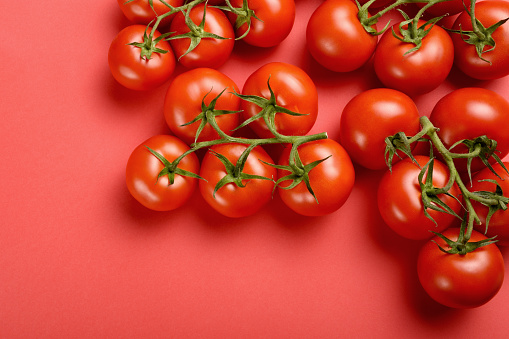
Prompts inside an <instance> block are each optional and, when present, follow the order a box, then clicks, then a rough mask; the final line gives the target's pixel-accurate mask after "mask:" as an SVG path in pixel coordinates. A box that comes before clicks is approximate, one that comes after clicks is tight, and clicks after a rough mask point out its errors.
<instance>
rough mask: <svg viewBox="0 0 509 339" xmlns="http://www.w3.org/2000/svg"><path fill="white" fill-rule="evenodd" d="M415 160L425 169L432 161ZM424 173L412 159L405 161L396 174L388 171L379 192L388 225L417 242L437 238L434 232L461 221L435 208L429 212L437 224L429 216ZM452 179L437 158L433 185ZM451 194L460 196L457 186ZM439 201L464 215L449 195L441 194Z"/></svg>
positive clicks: (396, 170)
mask: <svg viewBox="0 0 509 339" xmlns="http://www.w3.org/2000/svg"><path fill="white" fill-rule="evenodd" d="M415 159H416V160H417V162H418V163H419V165H420V166H421V167H424V166H425V165H426V163H427V162H428V161H429V157H427V156H423V155H417V156H415ZM420 171H421V169H420V168H419V167H418V166H417V165H416V164H415V163H414V162H413V161H412V160H411V159H409V158H405V159H403V160H401V161H399V162H398V163H396V164H395V165H394V166H393V167H392V173H391V172H390V171H389V170H387V172H386V173H385V174H384V176H383V177H382V179H381V181H380V183H379V186H378V192H377V194H378V196H377V200H378V210H379V212H380V215H381V216H382V219H383V220H384V222H385V223H386V224H387V226H389V227H390V228H391V229H392V230H393V231H394V232H396V233H397V234H399V235H400V236H402V237H404V238H407V239H413V240H422V239H429V238H431V237H432V236H433V233H431V232H430V231H435V232H442V231H444V230H445V229H447V228H448V227H450V226H451V225H452V224H453V223H455V222H457V221H458V220H459V219H457V218H456V217H454V216H452V215H450V214H447V213H444V212H438V211H434V210H431V209H428V213H429V214H430V215H431V216H432V217H433V219H434V220H435V221H436V223H437V224H435V223H434V222H433V221H431V220H430V219H429V218H427V217H426V215H425V214H424V207H423V203H422V201H421V189H420V186H419V181H418V175H419V172H420ZM425 177H426V176H425ZM448 179H449V169H448V168H447V166H445V165H444V164H443V163H441V162H440V161H438V160H436V159H435V161H434V169H433V185H434V186H435V187H444V186H445V185H446V183H447V181H448ZM423 180H425V179H423ZM449 193H451V194H452V195H454V196H456V197H458V198H459V197H460V191H459V188H458V187H457V186H456V185H454V186H453V187H452V188H451V190H450V191H449ZM439 198H440V199H441V200H442V201H443V202H445V203H446V204H447V205H448V206H449V207H451V209H452V210H453V211H454V212H456V214H460V215H461V205H460V204H459V203H458V202H457V201H456V200H455V199H454V198H452V197H449V196H446V195H440V197H439Z"/></svg>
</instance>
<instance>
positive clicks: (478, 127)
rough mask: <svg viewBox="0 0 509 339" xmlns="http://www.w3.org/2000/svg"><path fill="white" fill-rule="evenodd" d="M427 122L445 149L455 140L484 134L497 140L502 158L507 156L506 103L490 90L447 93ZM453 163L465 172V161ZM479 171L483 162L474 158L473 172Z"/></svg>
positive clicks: (508, 106)
mask: <svg viewBox="0 0 509 339" xmlns="http://www.w3.org/2000/svg"><path fill="white" fill-rule="evenodd" d="M430 121H431V122H432V123H433V125H435V127H438V128H439V129H440V130H439V131H438V136H439V137H440V138H441V139H442V142H443V143H444V145H445V146H446V147H447V148H450V147H451V146H452V145H453V144H455V143H456V142H457V141H460V140H463V139H474V138H477V137H479V136H482V135H486V136H487V137H488V138H490V139H494V140H496V141H497V149H498V150H499V153H497V155H498V156H499V157H500V158H501V159H502V158H503V157H505V156H506V155H507V154H508V153H509V133H507V131H508V130H509V102H507V101H506V100H505V99H504V98H503V97H502V96H500V95H498V94H497V93H495V92H493V91H491V90H488V89H484V88H473V87H468V88H460V89H457V90H455V91H453V92H451V93H449V94H447V95H446V96H444V97H443V98H442V99H440V100H439V101H438V102H437V104H436V105H435V107H434V108H433V111H432V112H431V115H430ZM453 151H454V152H456V153H465V152H466V151H467V148H466V147H465V146H464V145H459V146H457V147H455V148H454V149H453ZM492 162H494V160H492ZM456 164H457V165H456V169H457V170H458V171H459V172H463V173H465V172H466V171H467V167H466V161H464V160H462V159H457V161H456ZM482 168H484V165H483V163H482V162H481V161H480V160H479V159H474V160H473V162H472V172H475V171H478V170H480V169H482Z"/></svg>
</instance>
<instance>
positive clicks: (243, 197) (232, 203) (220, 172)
mask: <svg viewBox="0 0 509 339" xmlns="http://www.w3.org/2000/svg"><path fill="white" fill-rule="evenodd" d="M246 148H247V145H243V144H236V143H229V144H220V145H215V146H212V147H211V148H210V149H211V150H212V151H215V152H217V153H219V154H222V155H224V156H225V157H226V158H228V160H230V162H231V163H232V164H234V165H235V164H236V163H237V160H238V159H239V157H240V156H241V155H242V152H244V150H245V149H246ZM262 161H265V162H267V163H271V164H273V163H274V161H273V160H272V159H271V157H270V156H269V155H268V154H267V152H266V151H265V150H264V149H263V148H262V147H260V146H258V147H255V148H254V149H253V150H252V151H251V153H250V154H249V156H248V157H247V160H246V164H245V166H244V170H243V172H244V173H247V174H254V175H261V176H263V177H266V178H274V179H275V178H276V175H277V170H276V169H275V168H274V167H271V166H269V165H267V164H264V163H263V162H262ZM225 175H226V171H225V167H224V165H223V164H222V163H221V161H220V160H219V159H218V158H217V157H216V156H215V155H214V154H212V153H211V152H207V154H206V155H205V157H204V158H203V161H202V166H201V171H200V176H201V177H202V178H204V179H205V180H200V184H199V187H200V192H201V195H202V196H203V198H204V199H205V201H206V202H207V203H208V204H209V205H210V206H212V208H214V209H215V210H216V211H218V212H219V213H221V214H222V215H224V216H227V217H230V218H241V217H246V216H249V215H252V214H254V213H256V212H258V211H259V210H260V209H261V208H262V207H263V206H265V205H266V204H267V203H268V202H269V201H270V200H271V199H272V192H273V188H274V182H273V181H272V180H262V179H251V180H243V184H245V186H244V187H238V186H237V185H236V184H234V183H228V184H226V185H225V186H223V187H222V188H220V189H219V190H218V191H217V192H216V194H215V197H214V195H213V194H214V188H215V187H216V185H217V183H218V182H219V181H220V180H221V179H222V178H223V177H224V176H225Z"/></svg>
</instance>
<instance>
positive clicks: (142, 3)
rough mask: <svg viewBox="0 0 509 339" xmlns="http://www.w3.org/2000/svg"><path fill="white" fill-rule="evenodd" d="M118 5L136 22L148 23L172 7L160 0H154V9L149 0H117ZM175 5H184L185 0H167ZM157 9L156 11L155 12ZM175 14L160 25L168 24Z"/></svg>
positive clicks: (129, 18)
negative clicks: (127, 1) (128, 0)
mask: <svg viewBox="0 0 509 339" xmlns="http://www.w3.org/2000/svg"><path fill="white" fill-rule="evenodd" d="M117 2H118V6H119V7H120V9H121V10H122V13H124V15H125V16H126V18H127V19H128V20H129V21H131V22H132V23H134V24H142V25H148V24H149V23H150V22H151V21H152V20H156V19H157V16H156V13H157V15H162V14H165V13H168V12H169V11H170V8H169V7H168V6H166V5H165V4H163V3H162V2H161V1H160V0H154V1H153V3H152V4H153V6H154V9H152V8H151V7H150V4H149V0H134V1H131V2H129V3H126V0H117ZM165 2H166V3H168V4H169V5H171V6H173V7H179V6H182V4H183V3H184V1H183V0H168V1H165ZM154 11H155V13H154ZM173 17H174V15H170V16H168V17H166V18H164V19H163V20H161V23H160V24H159V26H158V27H164V26H168V25H169V24H170V22H171V20H172V19H173Z"/></svg>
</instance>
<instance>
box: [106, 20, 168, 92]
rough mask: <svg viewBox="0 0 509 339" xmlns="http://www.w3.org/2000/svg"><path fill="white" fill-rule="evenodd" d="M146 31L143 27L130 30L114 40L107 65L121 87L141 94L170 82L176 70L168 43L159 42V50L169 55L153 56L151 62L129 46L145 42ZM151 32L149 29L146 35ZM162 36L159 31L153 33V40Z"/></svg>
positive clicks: (136, 49) (139, 50)
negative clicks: (142, 91) (143, 91)
mask: <svg viewBox="0 0 509 339" xmlns="http://www.w3.org/2000/svg"><path fill="white" fill-rule="evenodd" d="M145 29H146V26H143V25H132V26H127V27H126V28H124V29H123V30H121V31H120V32H119V33H118V34H117V36H116V37H115V38H114V39H113V41H112V42H111V45H110V49H109V52H108V65H109V67H110V70H111V74H112V75H113V77H114V78H115V79H116V80H117V81H118V82H119V83H120V84H121V85H123V86H125V87H127V88H130V89H133V90H140V91H141V90H150V89H154V88H156V87H159V86H161V85H162V84H163V83H165V82H166V81H168V80H169V78H170V76H171V75H172V74H173V71H174V69H175V56H174V55H173V52H172V50H171V48H170V45H169V44H168V43H167V42H166V41H164V40H161V41H159V42H158V43H157V44H156V47H157V48H160V49H162V50H165V51H168V52H167V53H165V54H163V53H157V52H154V53H152V55H151V58H150V59H149V60H147V59H146V58H145V57H144V58H142V57H141V52H142V49H141V48H139V47H136V46H132V45H127V44H129V43H131V42H139V43H141V42H143V35H144V32H145ZM150 32H151V29H150V28H149V29H148V30H147V35H149V34H150ZM160 35H161V34H160V33H159V32H158V31H156V32H154V39H156V38H157V37H159V36H160Z"/></svg>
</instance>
